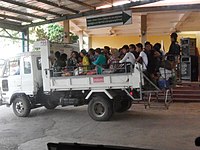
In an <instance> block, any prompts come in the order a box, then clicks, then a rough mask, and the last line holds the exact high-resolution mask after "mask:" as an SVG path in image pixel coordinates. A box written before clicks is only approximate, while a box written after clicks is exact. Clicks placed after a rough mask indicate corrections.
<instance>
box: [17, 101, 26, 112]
mask: <svg viewBox="0 0 200 150" xmlns="http://www.w3.org/2000/svg"><path fill="white" fill-rule="evenodd" d="M16 111H17V112H18V113H20V114H21V113H22V112H23V111H24V106H23V103H22V102H17V103H16Z"/></svg>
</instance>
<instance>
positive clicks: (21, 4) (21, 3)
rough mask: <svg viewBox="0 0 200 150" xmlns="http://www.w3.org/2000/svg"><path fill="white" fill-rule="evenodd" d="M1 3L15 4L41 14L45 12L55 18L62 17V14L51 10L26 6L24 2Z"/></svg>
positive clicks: (7, 0) (9, 1)
mask: <svg viewBox="0 0 200 150" xmlns="http://www.w3.org/2000/svg"><path fill="white" fill-rule="evenodd" d="M1 1H4V2H7V3H10V4H14V5H18V6H22V7H25V8H29V9H33V10H37V11H41V12H44V13H47V14H51V15H55V16H61V14H59V13H56V12H53V11H49V10H46V9H43V8H39V7H36V6H34V5H29V4H26V3H24V2H19V1H14V0H1Z"/></svg>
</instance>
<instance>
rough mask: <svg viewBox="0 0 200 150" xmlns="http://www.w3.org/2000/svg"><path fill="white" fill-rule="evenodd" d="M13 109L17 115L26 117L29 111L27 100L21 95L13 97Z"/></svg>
mask: <svg viewBox="0 0 200 150" xmlns="http://www.w3.org/2000/svg"><path fill="white" fill-rule="evenodd" d="M13 111H14V113H15V115H16V116H18V117H27V116H28V115H29V114H30V111H31V104H30V102H29V100H28V99H27V98H25V97H23V96H21V97H17V98H15V100H14V101H13Z"/></svg>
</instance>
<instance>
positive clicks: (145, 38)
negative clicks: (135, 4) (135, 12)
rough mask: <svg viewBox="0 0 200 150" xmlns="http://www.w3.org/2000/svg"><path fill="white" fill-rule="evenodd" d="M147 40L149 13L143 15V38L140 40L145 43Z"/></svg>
mask: <svg viewBox="0 0 200 150" xmlns="http://www.w3.org/2000/svg"><path fill="white" fill-rule="evenodd" d="M146 40H147V15H141V39H140V42H141V43H142V44H143V45H144V43H145V41H146Z"/></svg>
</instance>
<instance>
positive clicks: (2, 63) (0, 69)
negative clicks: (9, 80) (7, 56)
mask: <svg viewBox="0 0 200 150" xmlns="http://www.w3.org/2000/svg"><path fill="white" fill-rule="evenodd" d="M5 65H6V61H5V60H4V59H0V77H2V76H3V72H4V69H5Z"/></svg>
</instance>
